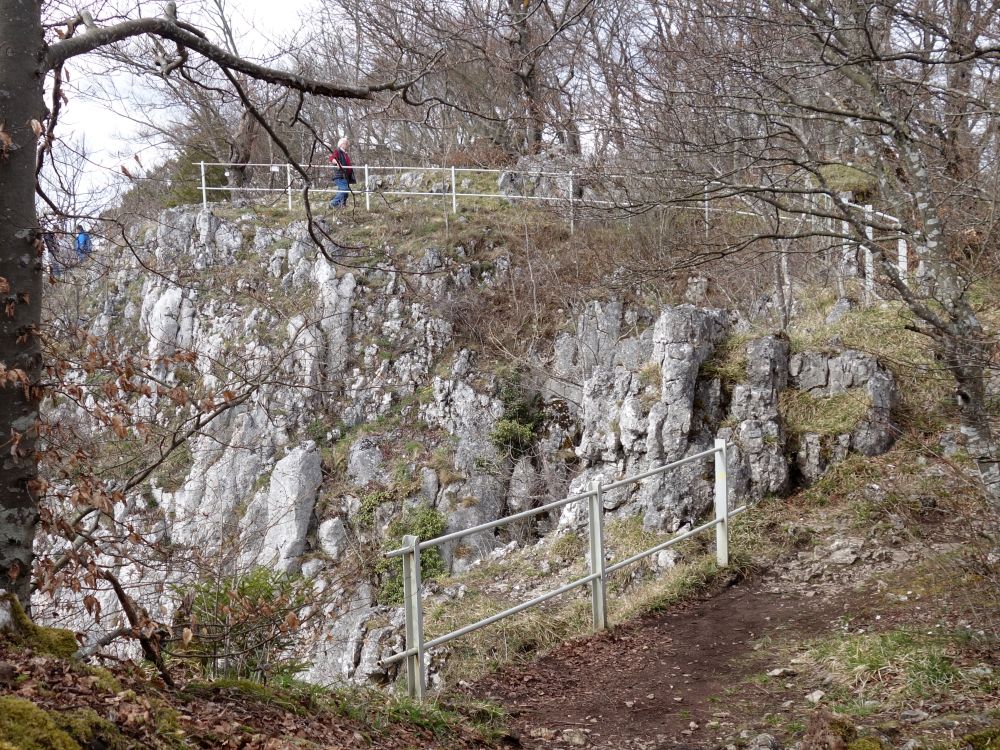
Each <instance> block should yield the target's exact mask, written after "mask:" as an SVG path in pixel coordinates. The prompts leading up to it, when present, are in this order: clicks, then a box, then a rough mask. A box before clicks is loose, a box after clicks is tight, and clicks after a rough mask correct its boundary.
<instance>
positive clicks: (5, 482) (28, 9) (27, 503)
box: [0, 0, 45, 610]
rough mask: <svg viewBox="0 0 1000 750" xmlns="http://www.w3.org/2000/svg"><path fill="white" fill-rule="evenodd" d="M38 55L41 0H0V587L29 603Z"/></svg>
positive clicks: (37, 291)
mask: <svg viewBox="0 0 1000 750" xmlns="http://www.w3.org/2000/svg"><path fill="white" fill-rule="evenodd" d="M43 54H44V44H43V40H42V27H41V18H40V10H39V4H38V2H37V0H0V119H2V124H3V135H0V140H2V144H0V368H2V370H0V587H4V588H7V589H8V590H9V591H11V592H12V593H14V594H15V595H16V596H17V598H18V600H19V601H20V602H21V603H22V605H24V607H25V610H27V609H28V598H29V592H30V584H31V567H32V563H33V558H34V555H33V553H32V543H33V541H34V536H35V529H36V527H37V524H38V498H37V497H36V496H35V492H36V489H37V488H36V479H37V460H36V456H35V441H36V437H37V430H38V427H37V425H38V408H39V401H40V398H39V396H40V392H39V389H38V382H39V379H40V375H41V368H42V355H41V344H40V341H39V337H38V332H39V329H40V324H41V296H42V276H43V272H42V259H41V254H40V252H39V251H38V249H37V247H36V240H38V239H39V234H38V218H37V216H36V213H35V146H36V142H37V135H36V133H35V130H34V127H33V122H32V121H35V122H36V123H41V122H44V120H45V104H44V101H43V98H42V82H43V75H44V74H43V67H42V56H43ZM38 246H40V243H39V245H38Z"/></svg>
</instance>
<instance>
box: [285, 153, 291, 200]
mask: <svg viewBox="0 0 1000 750" xmlns="http://www.w3.org/2000/svg"><path fill="white" fill-rule="evenodd" d="M285 182H286V183H287V184H288V210H289V211H291V210H292V165H291V164H286V165H285Z"/></svg>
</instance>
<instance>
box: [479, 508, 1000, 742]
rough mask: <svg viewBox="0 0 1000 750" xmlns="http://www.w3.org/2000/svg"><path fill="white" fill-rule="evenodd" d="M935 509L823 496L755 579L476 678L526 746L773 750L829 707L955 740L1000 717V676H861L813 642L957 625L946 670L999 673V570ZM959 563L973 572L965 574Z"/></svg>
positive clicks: (854, 717) (863, 725)
mask: <svg viewBox="0 0 1000 750" xmlns="http://www.w3.org/2000/svg"><path fill="white" fill-rule="evenodd" d="M939 516H940V514H937V516H936V517H935V518H933V519H928V518H926V517H925V518H917V519H912V518H906V519H903V521H904V522H905V523H900V522H899V520H898V519H890V520H891V521H892V523H895V526H893V525H892V523H889V524H880V525H878V528H874V527H873V528H868V529H863V528H859V527H858V526H857V525H855V526H853V527H845V525H844V524H843V523H840V522H832V523H831V522H830V521H829V520H828V519H825V518H824V512H822V511H821V512H820V513H818V514H816V515H814V516H813V517H812V518H799V517H797V518H795V520H794V523H793V524H792V526H789V525H788V524H785V526H784V530H783V531H782V533H785V534H786V536H787V533H788V531H789V530H791V531H794V533H795V534H796V535H801V533H802V531H803V529H804V530H805V531H806V535H807V536H811V542H810V544H808V545H805V549H803V546H802V545H798V546H796V545H793V546H792V547H791V549H786V550H785V551H784V553H783V554H782V555H779V556H778V557H777V558H775V559H772V560H770V561H769V562H767V563H766V567H767V570H766V571H765V572H762V573H759V574H758V575H757V576H756V577H755V578H753V579H751V580H747V581H739V582H736V583H735V584H733V585H730V586H727V587H725V588H723V589H722V590H721V591H720V590H716V591H715V592H710V593H706V594H704V595H702V596H701V597H699V598H698V599H697V600H694V601H688V602H687V603H686V604H684V605H680V606H678V607H674V608H672V609H671V610H669V611H667V612H662V613H658V614H653V615H648V616H645V617H643V618H640V619H638V620H635V621H632V622H630V623H626V624H623V625H620V626H618V627H615V628H613V629H612V630H610V631H608V632H605V633H601V634H598V635H595V636H592V637H589V638H583V639H578V640H575V641H572V642H570V643H566V644H564V645H562V646H560V647H558V648H556V649H555V650H554V651H552V652H550V653H549V654H547V655H546V656H544V657H543V658H541V659H539V660H538V661H536V662H534V663H533V664H530V665H528V666H522V667H513V666H511V667H506V668H504V669H502V670H501V671H499V672H497V673H495V674H492V675H489V676H487V677H485V678H482V679H481V680H479V681H478V682H476V683H475V684H473V685H471V686H467V687H466V688H465V692H467V693H469V694H471V695H474V696H478V697H481V698H486V699H491V700H495V701H496V702H498V703H499V704H500V705H501V706H502V707H504V708H505V709H506V710H507V711H508V712H509V713H510V716H511V720H510V726H511V737H510V738H509V743H510V744H512V745H515V746H520V747H524V748H558V749H560V750H561V749H562V748H571V747H587V748H593V749H595V750H612V749H614V750H651V749H653V748H727V750H737V748H745V747H748V746H749V747H751V748H752V749H754V750H774V749H775V748H777V747H780V746H788V745H791V744H793V743H796V742H800V743H801V742H802V741H803V740H804V739H806V738H807V735H808V732H806V727H807V726H810V722H811V721H812V722H813V724H815V718H816V716H818V715H822V716H829V715H830V714H829V713H828V709H832V710H833V711H834V712H835V713H836V712H842V711H843V712H847V714H848V715H849V721H848V726H852V727H853V726H854V725H855V724H856V725H857V726H856V728H857V730H858V731H860V732H861V734H862V735H863V736H868V735H869V734H870V735H871V736H876V737H877V738H878V741H879V742H880V743H881V746H882V747H889V746H892V745H905V744H906V743H907V741H908V740H909V741H910V742H911V745H910V747H911V748H913V747H931V746H934V745H938V746H940V747H952V746H954V743H955V742H956V741H959V740H961V737H962V736H963V733H968V732H976V731H981V730H983V729H984V728H989V727H993V728H1000V696H998V694H997V691H996V684H997V683H996V679H995V676H988V677H987V678H986V679H985V680H983V681H982V683H981V684H980V685H975V686H973V687H969V686H968V685H963V686H960V685H959V681H958V680H957V679H955V680H954V686H950V685H945V686H943V687H942V686H941V685H934V684H929V685H928V689H927V690H926V691H925V692H924V693H921V692H919V690H918V691H917V692H911V689H912V688H911V687H910V686H909V685H908V684H907V683H906V680H907V679H909V676H908V675H907V674H906V673H905V669H906V665H905V663H904V664H902V666H900V665H899V664H894V665H893V666H891V667H887V668H881V669H878V670H875V671H874V672H873V673H872V674H870V675H865V676H864V677H860V676H859V678H858V679H859V682H860V685H855V684H852V679H851V675H850V674H847V675H845V674H843V673H839V674H836V675H835V674H831V673H830V672H828V671H825V669H826V668H825V666H824V665H823V664H822V663H821V662H818V661H817V659H816V658H812V657H810V649H811V648H812V647H813V646H814V645H815V644H817V643H819V642H823V641H824V640H825V641H826V642H830V641H834V642H836V641H837V639H839V638H844V637H859V638H862V639H864V638H867V637H876V638H877V637H880V635H885V636H886V637H887V638H893V637H896V636H897V635H898V634H900V633H904V634H905V633H917V634H921V635H922V634H927V635H930V634H931V633H937V632H940V633H946V632H947V633H956V632H959V633H967V634H968V635H969V637H968V638H963V637H960V638H959V639H958V640H949V641H948V644H949V645H948V646H947V648H948V649H949V650H948V651H947V652H946V654H947V655H946V657H945V658H946V660H947V665H948V669H952V668H954V669H972V670H976V669H978V670H980V671H981V672H984V673H985V674H987V675H991V674H992V675H995V671H992V672H991V670H995V669H996V665H997V664H998V663H1000V659H998V656H1000V654H998V653H997V652H996V643H997V636H998V628H997V624H998V622H1000V618H998V607H997V603H998V598H1000V596H998V593H1000V592H998V591H997V590H996V589H995V581H996V579H995V577H992V576H993V574H992V572H989V571H986V569H985V568H983V569H982V570H980V571H973V570H971V569H970V567H969V565H970V561H973V557H974V556H972V557H969V556H967V555H966V556H965V557H962V555H964V554H965V553H966V552H967V551H968V549H969V547H968V546H967V545H966V544H965V543H963V542H959V541H957V537H956V530H961V529H962V528H963V521H962V519H961V517H957V516H956V517H953V518H952V519H951V521H952V522H951V523H949V522H947V521H941V519H940V517H939ZM932 537H933V538H932ZM935 540H936V541H935ZM945 540H946V541H945ZM968 541H969V538H968V537H966V539H965V542H968ZM962 578H966V580H968V581H971V582H973V583H971V584H970V586H969V587H965V586H962V585H955V583H956V582H957V581H958V580H961V579H962ZM991 582H992V583H991ZM977 586H983V588H982V589H980V590H977V589H976V587H977ZM911 589H914V590H911ZM973 624H978V626H983V627H982V629H980V630H973V629H972V628H973ZM956 643H957V644H959V645H958V646H957V648H952V644H956ZM902 658H903V657H901V659H902ZM890 663H891V660H890ZM831 669H837V667H831ZM776 670H781V671H780V672H778V671H776ZM769 672H770V673H771V674H770V675H769V674H768V673H769ZM859 675H860V673H859ZM937 678H938V676H934V675H931V676H929V677H928V679H937ZM940 679H942V680H951V679H953V674H952V673H951V672H948V671H947V670H945V671H944V672H943V673H942V675H941V676H940ZM873 688H874V689H873ZM817 691H820V692H819V693H817ZM807 696H810V697H811V698H812V700H810V698H809V697H807ZM873 698H874V700H873ZM883 699H884V700H883ZM817 706H818V707H819V708H817ZM852 731H853V730H852ZM913 742H916V743H918V744H917V745H913V744H912V743H913ZM806 744H808V743H806ZM802 747H803V748H804V747H805V746H802ZM845 747H846V745H845Z"/></svg>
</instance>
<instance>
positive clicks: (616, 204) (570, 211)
mask: <svg viewBox="0 0 1000 750" xmlns="http://www.w3.org/2000/svg"><path fill="white" fill-rule="evenodd" d="M195 165H196V166H198V167H200V170H201V200H202V207H203V208H206V209H207V208H208V195H209V193H211V192H216V191H217V192H223V193H232V192H247V193H278V194H284V195H285V196H286V197H287V202H288V210H289V211H291V210H292V208H293V205H294V195H295V193H296V192H297V191H298V190H299V189H300V188H301V182H302V179H301V177H300V176H299V174H298V172H297V170H296V169H295V167H294V166H293V165H291V164H239V165H237V164H230V163H225V162H195ZM208 167H226V168H229V167H241V168H243V167H254V168H257V167H263V168H267V170H268V171H269V173H270V174H272V175H277V174H281V173H282V172H284V185H282V186H280V187H247V186H241V187H215V186H210V185H208V182H207V176H206V175H207V173H206V169H207V168H208ZM303 167H304V168H305V169H307V170H319V172H321V173H322V172H325V171H327V170H333V169H339V167H336V166H335V165H326V164H307V165H303ZM352 168H353V169H354V170H355V173H361V174H362V175H363V179H364V184H363V187H362V188H359V189H357V190H355V189H353V188H352V193H353V194H354V195H356V196H357V195H363V196H364V199H365V210H367V211H371V210H372V205H371V196H372V195H377V196H406V197H429V198H432V197H438V198H441V199H442V200H444V201H447V202H450V204H451V212H452V213H458V205H459V201H460V200H461V199H468V198H480V199H481V198H491V199H500V200H510V201H518V200H524V201H538V202H539V203H545V204H549V205H558V206H560V207H562V208H564V209H566V211H567V218H568V221H569V229H570V232H571V233H572V232H573V231H574V229H575V223H576V212H577V210H578V209H582V208H608V207H611V208H622V209H625V210H635V209H638V208H642V207H646V206H649V205H657V204H650V203H649V202H648V201H647V202H641V203H631V202H622V201H620V200H619V201H616V200H604V199H600V198H593V197H590V198H586V199H584V198H578V197H577V196H576V189H577V187H579V186H580V176H579V175H577V174H576V173H574V172H572V171H571V172H547V171H540V170H531V169H529V170H517V169H484V168H478V167H477V168H473V167H408V166H375V165H370V164H363V165H355V166H353V167H352ZM383 172H385V173H393V172H395V173H401V174H406V173H416V172H428V173H439V174H440V175H441V177H442V179H444V180H445V183H446V184H445V185H443V186H442V188H441V190H436V191H426V190H402V189H400V190H393V189H384V188H382V187H378V188H377V189H372V178H373V177H375V176H376V175H378V174H379V173H383ZM459 174H488V175H502V174H512V175H529V176H531V177H538V178H547V179H550V180H555V181H557V182H562V181H564V182H565V185H566V188H565V190H566V197H565V198H561V197H558V196H551V195H525V194H521V195H519V194H517V193H516V192H496V193H480V192H465V191H463V190H460V189H459V185H458V179H457V178H458V176H459ZM602 176H603V177H605V178H622V179H630V180H637V179H638V180H640V181H641V180H642V179H655V178H653V177H648V176H647V177H645V178H644V177H643V176H641V175H614V174H605V175H602ZM711 184H712V183H709V184H707V185H705V186H704V187H703V191H702V195H703V197H702V198H694V197H693V196H694V195H695V194H696V193H697V191H694V192H693V193H692V197H691V199H690V205H686V204H679V205H674V207H675V208H678V209H687V210H691V211H698V212H699V213H702V214H703V215H704V220H705V232H706V236H707V233H708V231H709V215H710V214H711V213H725V214H728V215H736V216H751V217H756V218H759V216H760V215H759V214H757V213H754V212H753V211H748V210H745V209H743V210H741V209H739V208H737V207H735V206H729V207H718V206H710V205H709V204H710V203H711V202H712V200H713V199H712V198H710V196H709V186H710V185H711ZM311 190H312V192H315V193H318V194H320V195H323V194H331V193H336V192H338V189H337V188H336V187H333V186H331V187H320V188H311ZM449 199H450V200H449ZM818 200H819V202H820V204H821V207H822V208H825V209H826V210H827V213H832V210H833V204H832V199H831V198H830V197H829V196H824V195H820V196H819V197H818ZM842 203H843V206H844V207H845V208H848V209H851V210H853V211H856V212H858V213H859V214H862V216H863V222H864V224H865V234H866V236H867V238H868V240H869V241H873V240H874V234H873V231H872V226H871V223H872V221H873V220H874V219H876V218H877V219H879V220H882V221H884V222H885V223H887V224H889V225H891V226H894V227H897V228H899V229H902V226H903V222H902V220H900V219H898V218H897V217H895V216H890V215H889V214H886V213H882V212H880V211H876V210H875V209H874V207H873V206H871V205H859V204H856V203H851V202H849V201H842ZM802 215H805V214H804V213H803V214H794V213H793V214H791V216H793V217H794V216H802ZM809 219H810V221H811V222H812V223H813V224H814V225H816V224H817V223H821V222H824V221H825V219H824V218H823V217H817V216H815V215H811V216H809ZM841 224H842V228H841V231H842V233H843V234H844V235H845V236H849V235H850V233H851V232H850V224H849V222H847V221H843V222H841ZM833 226H834V220H833V219H830V220H829V228H830V231H833ZM850 244H851V245H852V246H853V247H855V248H857V247H860V249H861V250H862V251H863V253H864V258H863V264H864V271H865V273H864V279H865V296H866V298H868V299H874V298H875V297H876V292H875V264H874V257H873V253H872V247H871V244H870V243H864V242H861V243H857V244H856V245H855V244H854V243H850ZM896 244H897V263H896V267H897V269H898V273H899V275H900V277H901V278H902V279H904V280H906V278H907V275H908V263H909V260H908V252H907V242H906V240H905V239H903V238H902V237H900V238H898V239H897V243H896ZM848 252H850V251H849V250H847V249H845V251H844V253H845V256H846V254H847V253H848ZM918 273H919V272H918Z"/></svg>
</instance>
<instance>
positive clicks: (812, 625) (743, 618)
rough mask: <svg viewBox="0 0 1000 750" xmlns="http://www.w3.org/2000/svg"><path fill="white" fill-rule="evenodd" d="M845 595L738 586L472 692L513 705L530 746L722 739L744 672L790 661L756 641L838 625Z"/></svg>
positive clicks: (714, 742)
mask: <svg viewBox="0 0 1000 750" xmlns="http://www.w3.org/2000/svg"><path fill="white" fill-rule="evenodd" d="M839 598H840V597H831V598H827V597H814V598H807V597H805V596H804V595H802V594H801V593H798V592H792V593H775V592H774V591H773V590H769V589H768V586H766V585H765V584H764V583H762V582H761V583H757V584H746V583H744V584H739V585H736V586H732V587H730V588H728V589H726V590H725V591H723V592H721V593H719V594H718V595H716V596H714V597H712V598H708V599H703V600H700V601H695V602H691V603H689V604H688V605H686V606H684V607H682V608H677V609H674V610H672V611H670V612H668V613H665V614H661V615H656V616H651V617H646V618H643V619H640V620H638V621H636V622H633V623H630V624H627V625H625V626H622V627H619V628H616V629H615V630H613V631H611V632H609V633H605V634H601V635H599V636H596V637H594V638H590V639H586V640H583V641H575V642H571V643H568V644H566V645H564V646H562V647H560V648H558V649H557V650H555V651H554V652H552V653H550V654H549V655H547V656H546V657H544V658H543V659H541V660H539V661H538V662H536V663H535V664H533V665H531V666H529V667H527V668H523V669H508V670H505V671H502V672H500V673H498V674H495V675H491V676H490V677H488V678H485V679H484V680H482V681H480V682H479V683H478V684H477V685H476V686H475V688H474V692H475V693H477V694H478V695H483V696H486V697H490V698H492V699H494V700H497V701H499V702H500V703H502V704H503V705H504V706H505V707H507V709H508V710H509V711H510V712H511V714H512V715H513V717H514V718H513V721H514V726H515V733H516V735H517V736H518V740H519V741H520V743H521V746H522V747H526V748H564V747H574V746H576V747H580V746H587V747H591V748H616V749H617V748H635V749H637V750H638V749H639V748H660V747H664V748H667V747H669V748H676V747H704V746H718V745H719V744H720V742H722V740H723V738H724V735H725V734H726V730H727V729H729V730H732V728H733V722H732V721H727V719H731V718H732V714H731V712H730V711H731V710H732V709H733V708H735V706H734V704H735V703H736V702H738V700H739V697H740V696H739V695H738V693H739V691H743V690H747V689H749V688H748V686H747V685H741V684H740V683H741V681H742V680H743V678H744V677H746V676H748V675H749V674H751V673H753V672H757V671H760V670H761V669H772V668H776V667H781V666H783V665H781V664H773V665H771V664H766V663H764V662H766V661H767V654H766V652H756V651H754V645H755V643H757V644H759V643H760V642H761V639H766V640H764V641H763V642H765V643H767V642H769V641H773V642H779V641H784V640H786V639H787V638H789V637H794V638H796V639H798V638H800V637H801V636H809V635H812V634H818V633H822V632H827V631H829V630H831V629H832V628H833V627H834V626H835V621H836V620H837V619H838V617H839V616H840V615H841V614H842V613H843V611H844V605H843V603H842V602H839V601H837V599H839ZM758 648H759V646H758ZM750 687H753V686H750ZM761 697H763V696H761ZM798 697H799V700H801V696H798ZM774 698H775V700H777V701H778V703H779V704H780V702H781V701H782V700H785V699H786V698H782V697H780V696H775V697H774ZM758 702H759V700H758ZM773 708H775V709H778V710H780V705H775V706H773ZM727 709H729V710H727ZM727 725H728V726H727Z"/></svg>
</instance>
